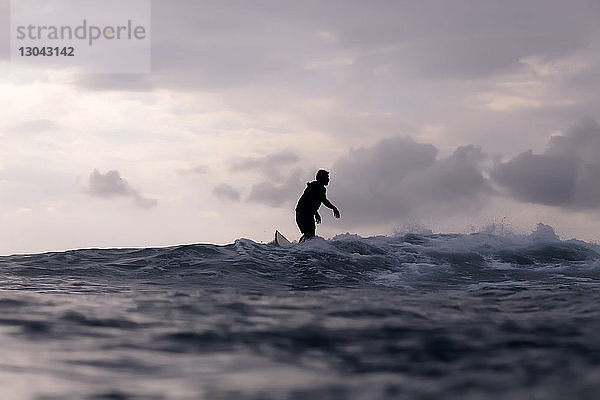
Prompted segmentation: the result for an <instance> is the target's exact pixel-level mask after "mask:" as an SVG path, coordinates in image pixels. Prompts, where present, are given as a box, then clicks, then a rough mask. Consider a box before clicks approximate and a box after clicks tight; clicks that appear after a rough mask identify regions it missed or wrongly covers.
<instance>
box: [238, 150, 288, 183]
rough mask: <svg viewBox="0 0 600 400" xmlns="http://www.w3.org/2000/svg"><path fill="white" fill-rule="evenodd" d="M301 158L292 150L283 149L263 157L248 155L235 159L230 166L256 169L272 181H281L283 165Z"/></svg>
mask: <svg viewBox="0 0 600 400" xmlns="http://www.w3.org/2000/svg"><path fill="white" fill-rule="evenodd" d="M299 160H300V156H298V155H297V154H296V153H294V152H291V151H282V152H279V153H275V154H269V155H266V156H263V157H246V158H243V159H239V160H235V161H233V163H232V166H231V168H230V170H231V171H246V170H254V171H258V172H260V173H262V174H263V175H264V176H265V177H268V178H269V179H270V180H271V181H273V180H275V181H281V180H283V179H284V177H283V175H282V174H281V171H282V167H287V166H290V165H293V164H295V163H296V162H298V161H299Z"/></svg>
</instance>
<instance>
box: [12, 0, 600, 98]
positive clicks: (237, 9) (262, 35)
mask: <svg viewBox="0 0 600 400" xmlns="http://www.w3.org/2000/svg"><path fill="white" fill-rule="evenodd" d="M374 4H376V5H374ZM152 10H153V12H152V71H153V73H152V74H150V75H84V76H81V77H80V78H79V79H78V80H77V81H76V83H77V84H79V85H81V86H83V87H85V88H88V89H93V90H107V89H121V90H134V91H136V90H152V89H153V88H158V87H167V88H170V89H175V90H181V91H187V90H209V91H212V90H217V89H226V88H231V87H239V86H248V85H260V86H261V87H265V86H268V85H273V86H274V87H280V85H281V84H282V83H284V82H285V83H286V85H287V84H290V83H296V84H299V85H303V84H304V83H305V82H306V81H307V80H310V79H313V78H318V77H319V75H318V74H319V72H318V71H317V70H310V69H309V68H307V64H308V63H310V62H311V61H315V60H322V59H330V58H335V57H344V56H347V55H348V54H349V53H352V54H355V55H356V57H357V59H356V60H354V62H353V63H352V64H351V65H345V66H343V67H341V68H342V69H338V70H337V72H338V73H341V72H343V73H344V75H346V76H352V77H353V80H354V79H355V78H358V77H361V79H367V81H361V82H359V81H356V80H355V81H354V86H356V85H361V84H366V82H368V79H369V78H372V77H373V74H375V73H376V72H375V71H376V70H377V69H379V68H381V67H385V68H387V69H390V70H394V71H403V74H407V73H411V74H414V75H416V76H427V77H429V78H431V77H439V78H461V79H463V78H481V77H484V76H490V75H493V74H497V73H503V72H507V71H510V70H516V69H518V68H521V64H520V59H521V58H523V57H525V56H528V55H542V56H547V57H556V56H561V55H565V54H569V53H571V52H573V51H574V50H577V49H578V48H580V47H581V46H584V45H585V44H586V43H587V41H588V38H589V37H590V31H593V30H594V29H595V24H596V22H597V21H596V18H595V17H594V13H593V12H590V6H589V5H588V2H586V1H583V0H580V1H570V2H564V1H562V0H531V1H527V2H522V1H516V0H507V1H502V2H483V3H482V2H481V1H478V0H456V1H452V2H448V1H419V2H399V1H376V2H375V3H367V2H361V1H330V2H313V1H305V2H293V1H283V2H282V1H279V0H277V1H259V2H252V3H248V2H247V1H242V0H239V1H228V2H211V3H207V2H175V3H173V2H169V1H164V0H162V1H161V0H154V1H153V2H152ZM273 32H277V34H276V35H273ZM323 35H324V36H323ZM7 37H8V36H7ZM348 73H350V75H348Z"/></svg>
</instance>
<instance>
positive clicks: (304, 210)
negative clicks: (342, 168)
mask: <svg viewBox="0 0 600 400" xmlns="http://www.w3.org/2000/svg"><path fill="white" fill-rule="evenodd" d="M328 184H329V172H327V171H325V170H324V169H320V170H319V171H318V172H317V180H316V181H312V182H308V183H307V184H306V189H304V193H303V194H302V196H301V197H300V200H298V205H297V206H296V223H297V224H298V228H300V232H302V237H301V238H300V242H304V241H305V240H306V239H310V238H311V237H313V236H315V230H316V225H315V220H316V221H317V224H320V223H321V216H320V215H319V212H318V211H319V207H320V206H321V203H323V204H325V207H328V208H331V209H332V210H333V216H334V217H336V218H339V217H340V212H339V211H338V209H337V207H336V206H334V205H333V204H331V202H330V201H329V200H327V196H326V189H325V186H327V185H328Z"/></svg>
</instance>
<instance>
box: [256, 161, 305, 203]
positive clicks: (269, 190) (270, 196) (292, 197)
mask: <svg viewBox="0 0 600 400" xmlns="http://www.w3.org/2000/svg"><path fill="white" fill-rule="evenodd" d="M303 174H304V172H303V170H302V169H300V168H296V169H294V170H292V171H291V172H290V173H289V175H288V176H287V177H286V178H285V179H284V181H283V183H273V182H272V181H264V182H261V183H258V184H256V185H254V186H253V187H252V189H251V191H250V194H249V195H248V198H247V199H246V200H247V201H249V202H254V203H262V204H266V205H268V206H271V207H281V206H284V205H288V206H291V205H292V204H293V202H294V201H296V200H297V197H296V196H299V194H301V191H302V190H303V189H304V182H303V181H302V180H301V179H300V177H301V176H303Z"/></svg>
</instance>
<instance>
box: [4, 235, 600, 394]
mask: <svg viewBox="0 0 600 400" xmlns="http://www.w3.org/2000/svg"><path fill="white" fill-rule="evenodd" d="M545 233H547V232H545V231H544V230H538V232H535V233H534V234H531V235H525V236H517V235H493V234H484V233H478V234H470V235H463V234H446V235H443V234H421V235H419V234H403V235H395V236H391V237H383V236H382V237H370V238H362V237H359V236H355V235H342V236H338V237H335V238H333V239H330V240H324V239H320V238H315V239H314V240H311V241H309V242H307V243H303V244H293V245H292V246H290V247H287V248H281V247H276V246H274V245H272V244H260V243H255V242H253V241H251V240H247V239H240V240H237V241H235V243H233V244H229V245H226V246H217V245H211V244H197V245H185V246H176V247H169V248H146V249H112V250H111V249H108V250H107V249H103V250H100V249H87V250H75V251H66V252H60V253H46V254H35V255H13V256H5V257H0V398H1V399H527V400H531V399H597V398H600V312H599V308H600V247H598V246H597V245H595V244H591V243H586V242H582V241H576V240H570V241H561V240H558V238H556V237H555V236H554V235H551V234H550V235H548V234H545Z"/></svg>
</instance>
